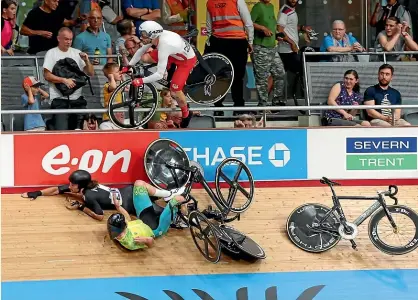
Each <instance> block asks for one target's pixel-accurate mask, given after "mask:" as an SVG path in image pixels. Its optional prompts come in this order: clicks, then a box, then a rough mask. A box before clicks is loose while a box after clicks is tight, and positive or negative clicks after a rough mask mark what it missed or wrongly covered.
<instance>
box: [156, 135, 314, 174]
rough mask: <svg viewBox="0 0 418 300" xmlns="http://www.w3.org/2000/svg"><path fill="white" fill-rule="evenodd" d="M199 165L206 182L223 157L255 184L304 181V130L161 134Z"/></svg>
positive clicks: (305, 161) (305, 169) (305, 146)
mask: <svg viewBox="0 0 418 300" xmlns="http://www.w3.org/2000/svg"><path fill="white" fill-rule="evenodd" d="M160 138H167V139H171V140H173V141H175V142H177V143H178V144H179V145H180V146H182V147H183V148H184V149H185V151H186V152H187V155H188V156H189V159H191V160H194V161H197V162H199V163H200V164H201V165H202V167H203V169H204V172H205V178H206V180H207V181H214V177H215V172H216V167H217V166H218V165H219V164H220V163H221V162H222V160H223V159H225V158H226V157H236V158H238V159H240V160H241V161H243V162H244V163H245V164H246V165H247V166H248V167H249V169H250V170H251V173H252V175H253V177H254V180H256V181H262V180H289V179H307V130H306V129H289V130H287V129H277V130H263V129H259V130H222V131H220V130H216V131H214V130H202V131H176V132H172V131H171V132H161V133H160Z"/></svg>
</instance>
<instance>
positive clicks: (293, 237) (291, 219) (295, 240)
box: [286, 203, 341, 253]
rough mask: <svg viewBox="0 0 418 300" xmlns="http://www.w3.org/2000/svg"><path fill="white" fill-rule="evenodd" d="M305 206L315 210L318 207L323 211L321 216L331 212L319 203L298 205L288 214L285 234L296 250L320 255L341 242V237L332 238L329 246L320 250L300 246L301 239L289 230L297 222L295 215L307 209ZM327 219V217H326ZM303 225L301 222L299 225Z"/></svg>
mask: <svg viewBox="0 0 418 300" xmlns="http://www.w3.org/2000/svg"><path fill="white" fill-rule="evenodd" d="M307 206H314V207H315V208H316V207H318V208H321V209H323V210H324V211H323V215H325V214H326V213H327V212H328V211H330V210H331V208H329V207H328V206H325V205H322V204H319V203H306V204H302V205H300V206H298V207H296V208H295V209H294V210H293V211H292V212H291V213H290V214H289V217H288V218H287V221H286V232H287V235H288V237H289V239H290V241H291V242H292V243H293V244H294V245H295V246H296V247H298V248H300V249H302V250H304V251H307V252H311V253H321V252H325V251H328V250H330V249H332V248H334V247H335V246H336V245H337V244H338V243H339V241H340V240H341V236H340V235H338V237H334V238H335V239H334V240H333V241H332V242H330V245H329V246H327V247H324V248H321V249H315V247H313V248H311V247H303V246H302V245H301V243H299V242H298V240H299V241H301V239H300V238H299V237H297V236H296V235H295V234H293V233H292V228H291V226H292V224H294V222H295V221H296V220H297V217H295V215H296V214H297V213H298V211H300V210H301V209H302V208H303V207H307ZM328 218H329V217H328ZM334 218H336V217H335V216H334ZM334 221H337V220H336V219H335V220H334ZM302 223H303V221H302V222H301V224H302ZM305 224H306V225H307V222H305ZM337 228H338V226H337V227H336V229H337ZM328 235H330V236H331V234H328ZM296 237H297V238H296Z"/></svg>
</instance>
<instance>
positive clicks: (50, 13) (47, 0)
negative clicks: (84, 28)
mask: <svg viewBox="0 0 418 300" xmlns="http://www.w3.org/2000/svg"><path fill="white" fill-rule="evenodd" d="M58 3H59V1H58V0H44V2H43V3H42V5H41V6H40V7H36V8H34V9H32V10H31V11H29V13H28V15H27V17H26V19H25V20H24V21H23V24H22V28H21V30H20V34H22V35H26V36H28V37H29V49H28V51H27V52H28V54H31V55H36V54H38V55H40V52H43V51H48V50H49V49H52V48H54V47H56V46H57V44H58V41H57V36H58V31H59V30H60V28H61V27H63V26H65V27H68V26H74V25H76V24H77V21H75V20H67V19H65V17H64V15H63V14H62V13H61V12H59V11H57V8H58Z"/></svg>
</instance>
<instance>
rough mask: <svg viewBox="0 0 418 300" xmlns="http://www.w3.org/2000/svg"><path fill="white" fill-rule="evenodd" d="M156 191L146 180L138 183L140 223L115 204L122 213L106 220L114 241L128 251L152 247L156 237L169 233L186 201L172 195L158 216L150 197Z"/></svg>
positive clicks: (136, 206)
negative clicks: (179, 209)
mask: <svg viewBox="0 0 418 300" xmlns="http://www.w3.org/2000/svg"><path fill="white" fill-rule="evenodd" d="M137 183H138V184H137ZM155 191H156V188H155V187H153V186H151V185H149V184H147V183H145V182H143V181H137V182H136V183H135V186H134V197H133V204H134V207H135V212H136V217H137V218H138V219H137V220H132V219H131V216H130V215H129V213H128V212H127V211H126V210H125V209H124V208H123V207H122V206H120V205H119V204H118V203H117V202H115V206H116V209H117V211H118V212H119V213H116V214H113V215H111V216H110V217H109V219H108V221H107V230H108V232H109V236H110V238H111V239H112V240H116V241H118V242H119V243H120V244H121V245H122V246H123V247H124V248H126V249H128V250H138V249H142V248H145V247H146V246H147V247H150V246H151V244H152V242H153V241H154V238H155V237H159V236H162V235H164V234H166V233H167V231H168V229H169V228H170V225H171V222H172V221H173V220H174V217H175V216H176V215H177V210H178V206H180V205H181V202H182V201H184V198H183V197H182V196H171V197H170V200H169V202H168V204H167V206H166V207H165V208H164V210H163V211H162V212H161V213H158V212H156V211H155V210H154V206H153V203H152V202H151V199H150V197H149V195H154V194H155Z"/></svg>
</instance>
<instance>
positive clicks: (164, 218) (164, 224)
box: [153, 196, 184, 237]
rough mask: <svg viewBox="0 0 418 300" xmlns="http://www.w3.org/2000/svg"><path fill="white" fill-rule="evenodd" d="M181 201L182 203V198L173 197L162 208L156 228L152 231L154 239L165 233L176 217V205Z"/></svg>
mask: <svg viewBox="0 0 418 300" xmlns="http://www.w3.org/2000/svg"><path fill="white" fill-rule="evenodd" d="M181 201H184V198H183V197H182V196H175V197H174V198H173V199H171V200H170V202H168V203H167V205H166V207H164V210H163V212H162V213H161V215H160V221H159V224H158V227H157V228H156V229H155V230H153V232H154V234H155V237H159V236H161V235H164V234H166V233H167V231H168V229H169V228H170V225H171V223H172V222H173V220H174V218H175V217H176V215H177V212H178V203H179V202H181Z"/></svg>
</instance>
